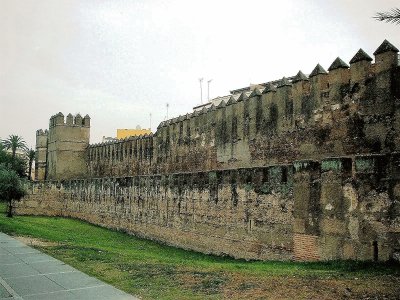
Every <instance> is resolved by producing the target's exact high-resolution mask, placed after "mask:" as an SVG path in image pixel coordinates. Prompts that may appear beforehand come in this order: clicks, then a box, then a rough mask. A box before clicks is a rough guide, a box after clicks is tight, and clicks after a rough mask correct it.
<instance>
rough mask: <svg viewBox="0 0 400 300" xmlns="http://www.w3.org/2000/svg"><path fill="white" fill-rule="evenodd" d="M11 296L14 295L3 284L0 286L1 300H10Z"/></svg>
mask: <svg viewBox="0 0 400 300" xmlns="http://www.w3.org/2000/svg"><path fill="white" fill-rule="evenodd" d="M11 296H12V295H11V294H10V293H9V292H8V291H7V289H6V288H5V287H4V286H3V285H2V284H0V299H2V298H7V297H8V298H9V297H11Z"/></svg>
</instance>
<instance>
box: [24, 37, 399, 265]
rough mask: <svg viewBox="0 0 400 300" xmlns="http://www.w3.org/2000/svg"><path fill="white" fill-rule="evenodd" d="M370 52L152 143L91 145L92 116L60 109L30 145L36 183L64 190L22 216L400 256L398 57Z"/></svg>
mask: <svg viewBox="0 0 400 300" xmlns="http://www.w3.org/2000/svg"><path fill="white" fill-rule="evenodd" d="M373 56H374V59H375V60H373V58H372V57H371V56H369V55H368V54H367V53H366V52H365V51H363V50H362V49H360V50H358V51H357V52H356V53H355V55H354V56H353V57H352V58H351V60H350V61H349V63H346V62H345V61H344V60H342V59H341V58H340V57H337V58H336V59H334V60H333V62H332V63H331V64H330V66H329V67H328V68H327V69H325V68H324V67H323V66H321V65H320V64H317V65H316V66H315V68H313V69H312V70H311V72H310V73H308V76H307V75H306V74H305V73H303V72H302V71H298V73H297V74H296V75H295V76H285V77H283V78H282V79H279V80H273V81H270V82H266V83H262V84H257V85H251V86H250V87H246V88H241V89H237V90H233V91H231V94H230V95H227V96H223V97H219V98H217V101H212V102H211V103H207V104H205V105H202V106H198V107H196V108H195V109H194V111H193V112H191V113H187V114H185V115H181V116H178V117H174V118H171V119H169V120H166V121H163V122H161V123H160V124H159V125H158V127H157V131H156V133H155V134H154V135H153V134H149V135H142V136H136V137H129V138H125V139H122V140H117V141H110V142H106V143H99V144H92V145H89V130H90V118H89V116H88V115H86V116H85V117H84V118H82V116H81V115H80V114H77V115H76V116H73V115H72V114H68V115H67V116H66V117H64V115H63V114H62V113H58V114H56V115H54V116H52V117H51V119H50V126H49V131H48V132H47V131H43V130H38V131H37V132H36V138H37V149H38V153H39V156H40V161H38V166H39V170H40V174H41V175H40V176H39V180H44V179H48V180H61V182H58V183H57V184H55V185H53V186H52V187H50V188H47V187H46V186H45V187H44V188H42V189H41V190H40V192H44V193H45V194H40V193H39V194H37V195H36V196H35V195H34V194H33V193H32V196H31V195H30V196H29V199H28V201H26V202H21V203H22V204H21V205H20V206H19V207H18V209H17V211H19V212H21V211H22V212H23V213H24V212H32V211H33V212H38V213H45V214H56V215H57V214H65V215H68V216H73V217H78V218H82V219H85V220H89V221H91V222H95V223H97V224H101V225H102V226H109V227H111V228H118V229H123V230H128V231H131V232H133V233H135V234H139V235H142V236H147V237H149V238H151V239H155V240H160V241H163V242H167V243H170V244H173V245H177V246H179V247H183V248H188V249H194V250H198V251H202V252H207V253H210V252H213V253H216V254H221V253H224V254H228V255H232V256H234V257H240V258H246V259H293V258H294V259H298V260H330V259H359V260H368V259H376V260H388V259H393V258H395V257H399V255H400V254H399V253H400V252H399V249H400V243H399V241H400V234H399V232H400V231H399V228H400V214H399V212H400V207H399V205H398V204H399V203H400V202H399V199H400V168H399V166H400V155H399V153H400V67H399V64H398V49H397V48H396V47H394V46H393V45H392V44H390V43H389V42H388V41H386V40H385V41H384V42H383V43H382V44H381V45H380V46H379V47H378V48H377V50H376V51H375V52H374V54H373ZM37 191H39V190H37ZM46 193H48V194H46ZM43 195H50V197H49V199H52V200H50V201H53V202H49V201H48V200H47V198H46V197H44V196H43ZM35 197H36V198H35ZM31 199H33V200H32V201H31ZM43 199H44V200H43ZM35 201H37V202H35ZM46 201H47V202H46ZM49 203H50V204H49ZM31 204H32V206H30V205H31ZM49 207H50V210H49ZM24 209H25V210H24Z"/></svg>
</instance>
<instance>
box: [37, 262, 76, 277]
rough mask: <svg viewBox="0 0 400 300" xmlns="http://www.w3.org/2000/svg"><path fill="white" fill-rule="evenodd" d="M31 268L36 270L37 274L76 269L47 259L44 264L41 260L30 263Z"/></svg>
mask: <svg viewBox="0 0 400 300" xmlns="http://www.w3.org/2000/svg"><path fill="white" fill-rule="evenodd" d="M30 265H31V267H32V268H34V269H35V270H37V271H38V272H39V274H51V273H65V272H74V271H76V269H74V268H73V267H71V266H69V265H67V264H65V263H63V262H61V261H59V260H54V261H48V262H46V263H45V264H44V263H43V262H34V263H31V264H30Z"/></svg>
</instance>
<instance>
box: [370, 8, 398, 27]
mask: <svg viewBox="0 0 400 300" xmlns="http://www.w3.org/2000/svg"><path fill="white" fill-rule="evenodd" d="M374 18H375V19H377V20H378V21H384V22H386V23H394V24H396V25H400V8H392V9H391V10H390V11H387V12H378V13H376V15H375V16H374Z"/></svg>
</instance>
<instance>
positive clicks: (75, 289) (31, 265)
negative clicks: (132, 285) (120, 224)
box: [0, 232, 138, 300]
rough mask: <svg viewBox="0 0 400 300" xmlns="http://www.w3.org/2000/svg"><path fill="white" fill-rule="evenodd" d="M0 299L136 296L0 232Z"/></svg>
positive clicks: (128, 297) (117, 297)
mask: <svg viewBox="0 0 400 300" xmlns="http://www.w3.org/2000/svg"><path fill="white" fill-rule="evenodd" d="M0 299H2V300H3V299H7V300H11V299H19V300H20V299H29V300H34V299H35V300H39V299H40V300H47V299H57V300H65V299H68V300H70V299H110V300H111V299H118V300H122V299H129V300H134V299H138V298H135V297H133V296H131V295H129V294H127V293H125V292H122V291H121V290H118V289H116V288H114V287H112V286H111V285H108V284H106V283H104V282H102V281H100V280H98V279H96V278H93V277H90V276H88V275H86V274H84V273H82V272H80V271H78V270H76V269H74V268H72V267H71V266H69V265H66V264H64V263H63V262H61V261H59V260H57V259H55V258H53V257H51V256H48V255H46V254H44V253H42V252H40V251H38V250H36V249H33V248H31V247H29V246H27V245H25V244H24V243H22V242H20V241H18V240H16V239H14V238H12V237H10V236H8V235H6V234H4V233H1V232H0Z"/></svg>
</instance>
